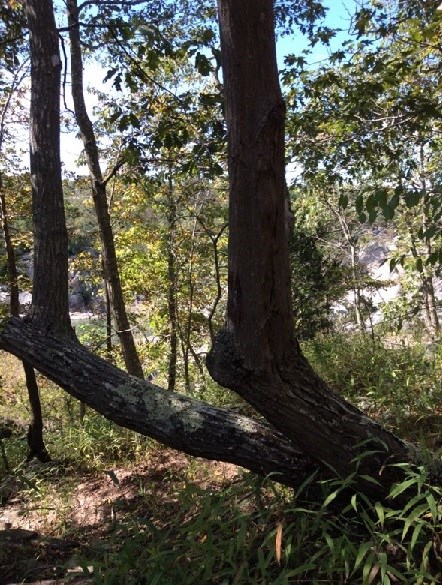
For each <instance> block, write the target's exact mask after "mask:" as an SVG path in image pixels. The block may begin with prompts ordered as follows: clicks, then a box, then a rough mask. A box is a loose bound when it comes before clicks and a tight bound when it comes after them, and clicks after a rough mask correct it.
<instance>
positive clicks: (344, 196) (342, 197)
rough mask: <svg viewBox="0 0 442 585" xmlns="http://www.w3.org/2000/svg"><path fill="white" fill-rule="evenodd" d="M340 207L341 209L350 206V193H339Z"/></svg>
mask: <svg viewBox="0 0 442 585" xmlns="http://www.w3.org/2000/svg"><path fill="white" fill-rule="evenodd" d="M339 207H340V208H341V209H347V207H348V195H347V194H346V193H340V194H339Z"/></svg>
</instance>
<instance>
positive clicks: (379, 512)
mask: <svg viewBox="0 0 442 585" xmlns="http://www.w3.org/2000/svg"><path fill="white" fill-rule="evenodd" d="M374 509H375V510H376V513H377V515H378V518H379V522H380V524H381V526H383V525H384V520H385V510H384V507H383V505H382V504H381V503H380V502H376V504H375V505H374Z"/></svg>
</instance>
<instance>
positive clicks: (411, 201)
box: [405, 191, 422, 209]
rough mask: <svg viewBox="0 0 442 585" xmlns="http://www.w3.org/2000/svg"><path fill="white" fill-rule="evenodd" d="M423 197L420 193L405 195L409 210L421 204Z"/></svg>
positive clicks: (409, 192) (412, 192) (414, 192)
mask: <svg viewBox="0 0 442 585" xmlns="http://www.w3.org/2000/svg"><path fill="white" fill-rule="evenodd" d="M421 197H422V195H421V193H420V191H407V192H406V193H405V205H406V206H407V207H408V209H411V208H412V207H414V206H415V205H417V204H418V203H419V201H420V200H421Z"/></svg>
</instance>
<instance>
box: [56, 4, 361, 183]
mask: <svg viewBox="0 0 442 585" xmlns="http://www.w3.org/2000/svg"><path fill="white" fill-rule="evenodd" d="M324 5H325V6H326V7H328V12H327V18H326V21H325V23H326V25H327V26H329V27H331V28H338V29H342V30H343V32H342V33H341V34H338V35H337V36H336V38H335V39H333V40H332V43H331V46H330V48H327V47H325V46H323V45H319V44H318V45H317V46H316V47H315V48H314V50H313V52H312V55H311V57H310V59H309V61H310V62H311V63H320V62H322V61H324V60H326V59H327V57H328V56H329V53H330V50H336V49H337V48H339V45H340V44H341V42H342V40H344V39H345V38H346V37H347V34H346V31H347V30H348V28H349V23H350V17H349V13H350V8H349V7H351V6H353V7H354V5H355V0H325V2H324ZM60 24H61V23H60ZM307 46H308V43H307V40H306V39H305V38H304V37H303V36H302V35H301V34H294V35H293V36H286V37H284V38H282V39H279V40H278V43H277V58H278V66H279V68H280V69H282V68H283V67H284V57H285V56H286V55H288V54H291V53H295V54H299V53H301V51H302V50H303V49H305V48H307ZM105 76H106V70H105V69H103V68H102V67H100V66H99V65H98V64H96V63H95V64H94V63H91V62H89V63H88V64H87V65H86V66H85V69H84V82H85V88H86V89H88V88H89V89H93V88H94V89H97V90H99V91H103V92H105V93H109V92H111V91H112V83H111V82H107V83H106V84H105V83H103V80H104V78H105ZM85 99H86V104H87V108H88V113H89V116H91V117H93V109H94V108H95V107H97V106H98V99H97V97H96V96H95V95H94V94H92V93H91V92H90V91H88V92H87V93H86V95H85ZM66 102H67V105H68V107H69V108H70V109H72V100H71V97H70V91H69V87H67V91H66ZM81 151H82V143H81V140H80V139H79V138H76V136H75V133H73V132H70V133H66V132H62V135H61V157H62V161H63V165H64V169H65V170H66V171H68V172H75V173H78V174H85V173H86V167H79V166H78V164H77V159H78V158H79V156H80V154H81Z"/></svg>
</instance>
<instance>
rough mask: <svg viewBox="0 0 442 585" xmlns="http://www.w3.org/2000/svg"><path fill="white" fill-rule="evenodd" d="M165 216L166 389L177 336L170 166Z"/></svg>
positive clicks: (172, 381) (171, 382) (172, 377)
mask: <svg viewBox="0 0 442 585" xmlns="http://www.w3.org/2000/svg"><path fill="white" fill-rule="evenodd" d="M166 199H167V203H166V216H167V228H168V229H167V311H168V313H169V367H168V374H167V389H168V390H171V391H173V390H175V385H176V376H177V357H178V336H177V320H178V307H177V269H176V256H175V239H176V222H177V209H176V202H175V199H174V192H173V179H172V168H171V166H169V174H168V178H167V195H166Z"/></svg>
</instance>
